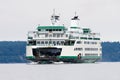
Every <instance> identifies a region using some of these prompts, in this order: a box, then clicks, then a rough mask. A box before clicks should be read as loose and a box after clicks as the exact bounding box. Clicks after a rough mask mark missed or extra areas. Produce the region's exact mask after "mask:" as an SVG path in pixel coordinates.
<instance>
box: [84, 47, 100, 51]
mask: <svg viewBox="0 0 120 80" xmlns="http://www.w3.org/2000/svg"><path fill="white" fill-rule="evenodd" d="M85 51H98V48H85Z"/></svg>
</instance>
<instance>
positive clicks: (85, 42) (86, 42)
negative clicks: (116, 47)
mask: <svg viewBox="0 0 120 80" xmlns="http://www.w3.org/2000/svg"><path fill="white" fill-rule="evenodd" d="M84 44H97V42H89V41H84Z"/></svg>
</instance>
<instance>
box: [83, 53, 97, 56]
mask: <svg viewBox="0 0 120 80" xmlns="http://www.w3.org/2000/svg"><path fill="white" fill-rule="evenodd" d="M85 56H98V54H91V53H90V54H89V53H85Z"/></svg>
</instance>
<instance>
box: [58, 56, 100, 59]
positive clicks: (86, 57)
mask: <svg viewBox="0 0 120 80" xmlns="http://www.w3.org/2000/svg"><path fill="white" fill-rule="evenodd" d="M100 57H101V56H81V58H83V59H93V58H100ZM58 58H67V59H71V58H72V59H76V58H78V56H58Z"/></svg>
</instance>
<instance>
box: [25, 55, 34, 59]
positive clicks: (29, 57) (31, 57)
mask: <svg viewBox="0 0 120 80" xmlns="http://www.w3.org/2000/svg"><path fill="white" fill-rule="evenodd" d="M26 58H27V59H34V58H35V57H34V56H26Z"/></svg>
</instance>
